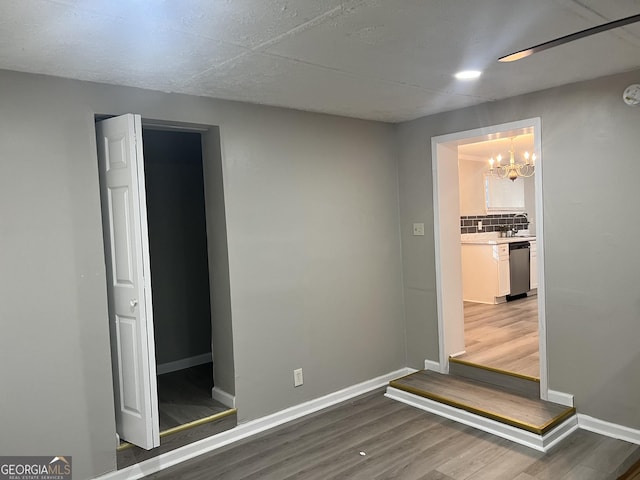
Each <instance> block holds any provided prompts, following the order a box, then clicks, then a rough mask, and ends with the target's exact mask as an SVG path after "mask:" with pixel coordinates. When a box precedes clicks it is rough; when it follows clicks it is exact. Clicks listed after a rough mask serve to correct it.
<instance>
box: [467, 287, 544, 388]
mask: <svg viewBox="0 0 640 480" xmlns="http://www.w3.org/2000/svg"><path fill="white" fill-rule="evenodd" d="M464 340H465V349H466V353H465V354H463V355H460V356H459V357H457V358H460V359H462V360H465V361H468V362H472V363H476V364H479V365H484V366H487V367H493V368H498V369H501V370H506V371H509V372H515V373H519V374H522V375H528V376H530V377H536V378H539V377H540V354H539V349H540V346H539V337H538V297H537V295H533V296H530V297H525V298H521V299H518V300H514V301H512V302H507V303H500V304H498V305H487V304H484V303H474V302H464Z"/></svg>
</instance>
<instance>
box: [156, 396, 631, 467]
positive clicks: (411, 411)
mask: <svg viewBox="0 0 640 480" xmlns="http://www.w3.org/2000/svg"><path fill="white" fill-rule="evenodd" d="M638 459H640V447H638V446H637V445H632V444H629V443H626V442H623V441H621V440H615V439H611V438H607V437H603V436H600V435H597V434H595V433H591V432H587V431H584V430H578V431H576V432H574V433H573V434H572V435H570V436H569V437H568V438H567V439H565V440H564V441H563V442H562V443H561V444H560V445H558V446H557V447H556V448H554V449H553V450H552V451H551V452H549V453H547V454H543V453H541V452H537V451H535V450H532V449H529V448H527V447H524V446H521V445H517V444H514V443H512V442H509V441H507V440H504V439H500V438H497V437H495V436H493V435H490V434H488V433H484V432H481V431H479V430H476V429H473V428H471V427H466V426H464V425H461V424H458V423H455V422H453V421H450V420H447V419H445V418H442V417H438V416H436V415H432V414H429V413H426V412H423V411H421V410H418V409H416V408H413V407H410V406H407V405H404V404H402V403H400V402H396V401H393V400H390V399H388V398H385V397H384V396H383V392H382V391H376V392H374V393H372V394H369V395H366V396H363V397H361V398H359V399H356V400H354V401H350V402H346V403H344V404H341V405H339V406H336V407H332V408H330V409H327V410H324V411H322V412H320V413H318V414H315V415H312V416H309V417H304V418H302V419H299V420H297V421H295V422H292V423H289V424H286V425H283V426H281V427H278V428H275V429H272V430H269V431H268V432H265V433H263V434H261V435H259V436H255V437H251V438H250V439H247V440H244V441H242V442H239V443H236V444H234V445H231V446H228V447H225V448H224V449H221V450H218V451H217V452H212V453H209V454H205V455H202V456H200V457H196V458H194V459H191V460H188V461H186V462H184V463H181V464H179V465H176V466H174V467H171V468H168V469H166V470H163V471H161V472H158V473H156V474H154V475H152V476H150V477H148V478H154V479H172V480H173V479H185V480H187V479H191V480H199V479H202V480H205V479H206V480H209V479H216V480H222V479H227V480H240V479H256V480H257V479H260V480H265V479H267V480H270V479H273V480H285V479H300V480H327V479H366V480H372V479H391V478H394V479H401V480H436V479H438V480H572V479H576V480H577V479H579V480H595V479H597V480H614V479H616V478H617V477H618V476H619V475H620V474H622V473H623V472H625V471H626V470H627V469H628V468H629V467H630V466H631V465H632V464H633V463H635V462H636V461H637V460H638Z"/></svg>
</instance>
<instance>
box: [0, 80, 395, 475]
mask: <svg viewBox="0 0 640 480" xmlns="http://www.w3.org/2000/svg"><path fill="white" fill-rule="evenodd" d="M0 91H1V92H2V96H1V100H0V102H1V103H0V158H2V159H3V161H2V175H0V238H2V249H1V250H0V269H1V270H2V272H3V274H2V275H1V276H0V295H1V298H0V318H2V319H3V320H4V322H3V332H2V335H1V336H0V378H2V382H3V394H2V395H0V410H1V411H3V412H10V413H11V414H10V415H5V416H4V418H3V425H2V427H3V428H2V431H3V433H2V434H1V435H0V451H1V452H3V454H4V455H12V454H15V455H19V454H22V455H23V454H26V453H34V454H36V453H37V454H48V453H51V454H54V453H57V452H60V451H62V452H64V453H65V454H67V455H71V456H73V460H74V478H77V479H83V478H89V477H93V476H96V475H99V474H101V473H104V472H106V471H109V470H113V469H114V468H115V438H116V437H115V422H114V413H113V392H112V383H111V366H110V353H109V332H108V320H107V298H106V286H105V283H106V279H105V267H104V253H103V244H102V227H101V222H100V199H99V188H98V168H97V159H96V144H95V132H94V115H95V114H121V113H126V112H134V113H140V114H141V115H142V116H143V118H147V119H154V120H167V121H171V122H184V123H192V124H198V125H210V126H218V127H219V135H220V136H219V139H218V137H217V129H216V128H213V130H214V131H215V132H216V135H213V134H209V133H208V134H206V135H205V137H206V138H205V140H204V142H203V146H204V156H205V159H206V160H205V165H204V171H205V182H206V183H207V190H206V192H205V193H206V202H207V227H208V237H209V239H210V241H211V239H212V238H215V240H216V241H217V240H222V242H220V243H219V244H216V245H215V248H214V249H213V250H211V249H210V251H209V263H210V269H211V271H212V272H213V273H212V278H214V281H213V282H212V283H213V285H212V294H213V292H221V291H222V292H225V291H226V292H227V303H226V304H225V302H224V301H222V302H218V301H216V300H215V298H213V297H212V304H213V307H214V312H213V314H214V315H216V311H217V310H216V308H219V309H220V312H221V313H222V315H223V316H225V322H223V325H222V327H220V329H221V331H222V335H224V334H225V332H226V334H230V333H231V331H232V333H233V339H232V345H226V346H225V347H226V349H223V350H224V352H223V353H224V354H225V355H229V354H230V355H232V356H233V358H232V363H233V367H232V368H231V369H230V370H228V371H226V372H225V374H226V377H225V378H226V380H225V381H229V380H231V381H232V382H233V383H232V384H230V385H229V386H228V389H229V390H231V392H232V393H233V390H234V388H235V396H236V403H237V407H238V410H239V421H240V422H246V421H247V420H250V419H253V418H257V417H260V416H263V415H266V414H269V413H272V412H274V411H277V410H281V409H284V408H287V407H290V406H292V405H295V404H299V403H302V402H305V401H308V400H311V399H314V398H317V397H320V396H322V395H325V394H328V393H330V392H334V391H336V390H339V389H341V388H344V387H347V386H350V385H354V384H356V383H359V382H362V381H364V380H368V379H371V378H374V377H377V376H379V375H382V374H385V373H388V372H390V371H394V370H396V369H399V368H402V367H404V365H405V335H404V310H403V299H402V271H401V265H402V264H401V256H400V238H399V236H400V234H399V229H398V223H399V221H398V220H399V211H398V178H397V170H396V163H395V146H396V145H395V141H394V140H395V138H394V131H395V129H394V127H393V126H391V125H388V124H382V123H376V122H367V121H360V120H353V119H347V118H340V117H335V116H329V115H319V114H311V113H303V112H299V111H292V110H284V109H278V108H267V107H260V106H251V105H246V104H241V103H234V102H224V101H214V100H210V99H205V98H199V97H193V96H187V95H177V94H166V93H161V92H152V91H145V90H140V89H134V88H126V87H117V86H106V85H99V84H93V83H88V82H80V81H72V80H64V79H56V78H51V77H44V76H38V75H28V74H21V73H16V72H8V71H0ZM218 146H219V147H220V150H219V151H218V154H217V155H218V156H216V149H217V147H218ZM220 154H221V158H219V156H220ZM216 159H219V160H221V164H220V163H218V164H216ZM218 179H222V180H223V181H224V190H223V191H222V190H220V189H218V190H216V189H215V188H213V189H212V188H210V187H211V185H215V184H216V182H217V180H218ZM222 194H223V196H221V195H222ZM223 204H224V206H225V211H221V205H223ZM210 220H211V221H210ZM221 221H223V222H224V223H223V224H222V227H223V228H221V229H220V228H219V229H217V231H216V230H212V228H213V226H214V225H220V222H221ZM224 227H226V235H224V234H223V233H221V232H225V228H224ZM221 235H224V237H223V238H216V236H217V237H220V236H221ZM227 245H228V263H227V262H225V261H223V258H224V257H225V255H226V252H227ZM212 251H213V252H214V253H215V254H214V255H212ZM216 266H218V267H220V268H216ZM225 268H228V276H227V285H225V284H224V275H225V272H224V269H225ZM220 272H222V273H220ZM216 275H218V277H216ZM216 278H218V279H219V280H220V281H221V282H222V285H218V284H217V283H218V280H216ZM221 296H222V297H224V295H222V294H221ZM217 305H218V306H219V307H217ZM230 319H232V323H231V322H227V320H230ZM214 327H215V322H214ZM215 336H218V337H219V336H220V335H217V334H216V333H215V331H214V337H215ZM229 343H231V342H229ZM218 353H219V351H218V349H217V347H216V346H215V345H214V356H216V355H217V354H218ZM300 367H301V368H303V369H304V379H305V384H304V386H302V387H299V388H296V389H294V387H293V370H294V369H295V368H300ZM229 372H231V373H230V374H229ZM25 419H28V422H27V421H26V420H25Z"/></svg>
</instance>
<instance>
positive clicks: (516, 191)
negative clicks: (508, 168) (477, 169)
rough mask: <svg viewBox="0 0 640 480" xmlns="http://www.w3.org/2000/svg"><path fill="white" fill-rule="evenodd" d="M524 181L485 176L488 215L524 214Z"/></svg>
mask: <svg viewBox="0 0 640 480" xmlns="http://www.w3.org/2000/svg"><path fill="white" fill-rule="evenodd" d="M523 180H524V179H517V180H515V181H512V180H509V179H508V178H498V177H494V176H492V175H490V174H485V175H484V193H485V209H486V212H487V213H514V212H524V211H525V202H524V181H523Z"/></svg>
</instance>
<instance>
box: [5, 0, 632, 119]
mask: <svg viewBox="0 0 640 480" xmlns="http://www.w3.org/2000/svg"><path fill="white" fill-rule="evenodd" d="M637 13H640V0H536V1H533V0H483V1H478V0H343V1H340V0H298V1H286V0H268V1H267V0H179V1H178V0H14V1H11V0H0V68H3V69H8V70H18V71H24V72H33V73H43V74H48V75H56V76H61V77H69V78H77V79H81V80H89V81H96V82H103V83H110V84H117V85H130V86H136V87H143V88H149V89H155V90H161V91H166V92H180V93H188V94H193V95H201V96H207V97H215V98H224V99H231V100H241V101H247V102H252V103H259V104H267V105H277V106H284V107H290V108H296V109H301V110H310V111H317V112H326V113H333V114H339V115H346V116H351V117H358V118H367V119H374V120H383V121H389V122H398V121H403V120H409V119H413V118H417V117H420V116H423V115H428V114H432V113H437V112H442V111H447V110H454V109H457V108H461V107H465V106H470V105H474V104H477V103H482V102H486V101H491V100H497V99H500V98H505V97H510V96H514V95H519V94H522V93H527V92H531V91H536V90H540V89H544V88H548V87H552V86H556V85H561V84H565V83H570V82H574V81H579V80H586V79H589V78H595V77H599V76H603V75H607V74H611V73H617V72H622V71H628V70H632V69H635V68H639V67H640V24H635V25H631V26H628V27H625V28H621V29H617V30H614V31H610V32H606V33H601V34H598V35H596V36H593V37H589V38H585V39H582V40H579V41H576V42H573V43H571V44H568V45H565V46H561V47H558V48H555V49H552V50H549V51H547V52H543V53H539V54H537V55H534V56H532V57H529V58H526V59H524V60H521V61H519V62H515V63H510V64H509V63H507V64H505V63H498V62H497V61H496V59H497V58H498V57H499V56H502V55H504V54H507V53H511V52H512V51H515V50H520V49H523V48H526V47H529V46H532V45H534V44H537V43H541V42H544V41H547V40H550V39H553V38H555V37H558V36H561V35H566V34H568V33H572V32H574V31H577V30H582V29H585V28H588V27H591V26H594V25H597V24H601V23H604V22H607V21H610V20H614V19H618V18H621V17H625V16H628V15H633V14H637ZM461 69H480V70H483V71H484V73H483V75H482V77H481V78H480V79H479V80H477V81H474V82H461V81H457V80H455V79H454V78H453V76H452V75H453V74H454V73H455V72H456V71H458V70H461ZM638 80H639V81H640V79H638ZM621 94H622V92H621Z"/></svg>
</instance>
